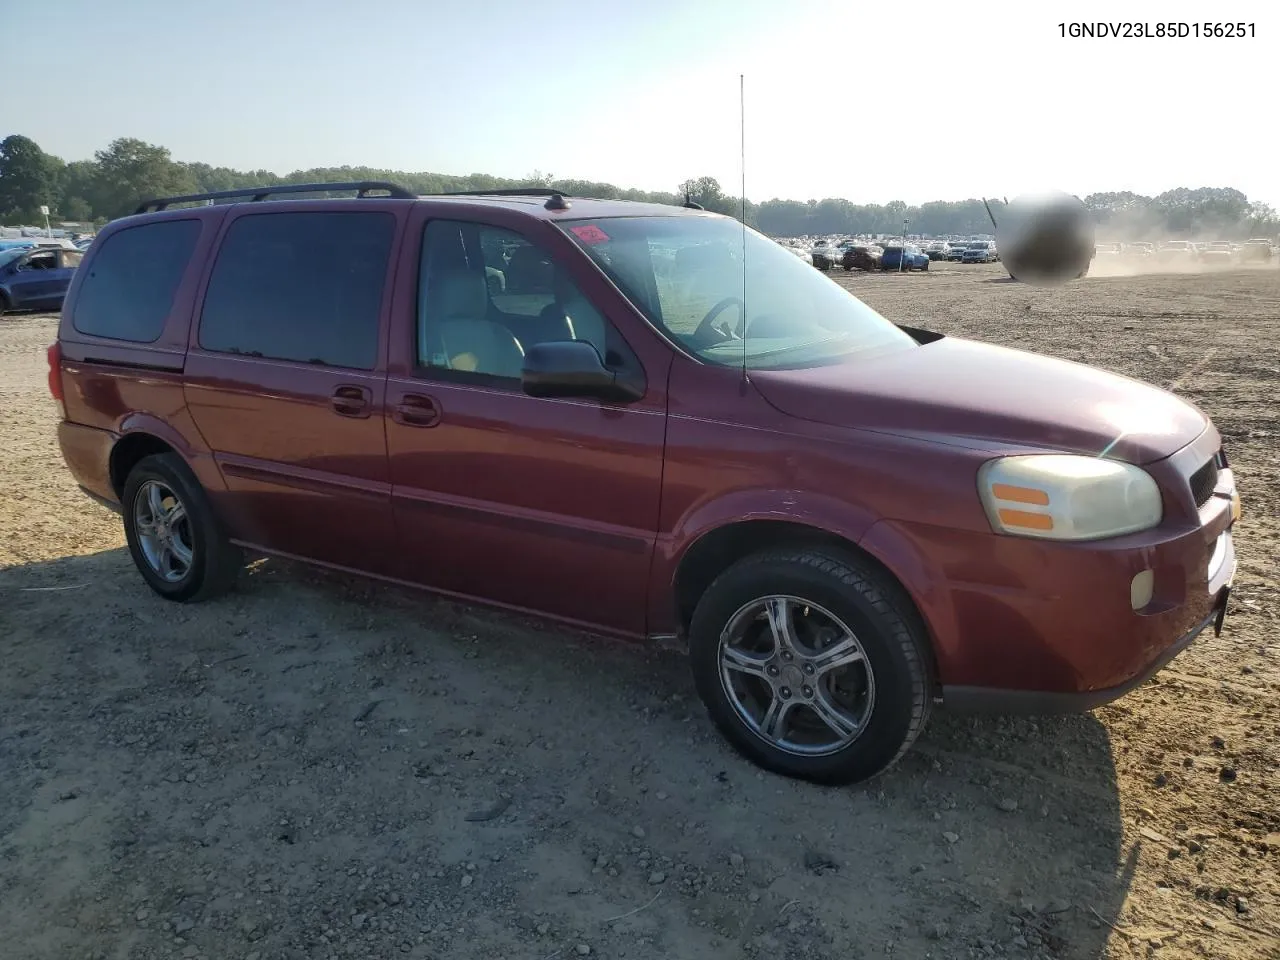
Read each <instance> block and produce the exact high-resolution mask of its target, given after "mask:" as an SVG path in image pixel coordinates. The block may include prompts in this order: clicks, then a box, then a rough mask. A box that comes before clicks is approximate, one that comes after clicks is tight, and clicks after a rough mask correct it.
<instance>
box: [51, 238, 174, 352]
mask: <svg viewBox="0 0 1280 960" xmlns="http://www.w3.org/2000/svg"><path fill="white" fill-rule="evenodd" d="M199 237H200V221H199V220H158V221H155V222H153V223H143V224H139V225H138V226H136V227H129V228H127V229H125V230H120V231H118V232H117V233H113V234H111V236H109V237H107V238H106V240H104V241H103V242H102V246H101V247H100V248H99V249H98V251H97V252H96V253H95V254H94V255H93V259H91V260H90V261H89V263H88V266H87V270H88V275H87V276H86V277H85V278H84V279H83V280H82V281H81V282H80V294H79V296H78V297H77V299H76V305H75V314H74V316H73V317H72V318H71V325H72V326H73V327H75V328H76V329H77V330H79V331H80V332H81V333H88V334H92V335H93V336H95V337H110V338H111V339H112V340H128V341H131V342H133V343H151V342H153V341H155V340H157V339H159V337H160V333H161V332H162V331H163V330H164V322H165V319H166V318H167V317H168V316H169V311H170V310H172V309H173V298H174V295H175V294H176V293H177V292H178V284H179V283H181V282H182V275H183V274H184V273H185V272H186V269H187V264H188V263H190V262H191V253H192V251H193V250H195V246H196V240H197V239H199Z"/></svg>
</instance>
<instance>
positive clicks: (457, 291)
mask: <svg viewBox="0 0 1280 960" xmlns="http://www.w3.org/2000/svg"><path fill="white" fill-rule="evenodd" d="M428 295H429V297H430V299H431V304H432V306H433V307H434V308H435V309H436V310H437V311H439V313H440V315H441V317H442V318H450V317H469V318H472V319H481V318H483V317H484V316H485V315H486V314H487V313H488V312H489V291H488V289H487V287H486V285H485V278H484V275H483V274H479V273H476V272H474V271H471V270H448V271H444V272H442V273H441V274H440V275H439V276H437V277H436V278H434V279H433V280H432V284H431V290H429V291H428Z"/></svg>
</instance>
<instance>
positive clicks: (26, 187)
mask: <svg viewBox="0 0 1280 960" xmlns="http://www.w3.org/2000/svg"><path fill="white" fill-rule="evenodd" d="M62 166H63V164H62V161H61V160H59V159H58V158H57V157H52V156H50V155H49V154H47V153H45V152H44V151H43V150H41V149H40V147H39V146H37V145H36V142H35V141H34V140H32V139H30V138H29V137H24V136H22V135H21V134H17V133H15V134H11V135H10V136H7V137H5V138H4V140H0V221H6V222H14V223H30V224H36V223H40V222H42V221H43V219H44V218H43V217H41V216H40V207H41V205H46V206H48V207H50V208H51V210H52V211H53V212H55V213H56V211H57V207H58V180H59V177H60V174H61V172H62Z"/></svg>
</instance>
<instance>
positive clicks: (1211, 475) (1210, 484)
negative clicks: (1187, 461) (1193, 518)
mask: <svg viewBox="0 0 1280 960" xmlns="http://www.w3.org/2000/svg"><path fill="white" fill-rule="evenodd" d="M1190 483H1191V496H1192V499H1194V500H1195V502H1196V506H1197V507H1203V506H1204V505H1205V504H1206V503H1208V502H1209V498H1210V497H1212V496H1213V488H1214V487H1216V486H1217V485H1218V458H1217V457H1214V458H1213V459H1212V460H1210V461H1209V462H1208V463H1206V464H1205V465H1204V466H1203V467H1201V468H1200V469H1199V470H1197V471H1196V472H1195V473H1193V474H1192V475H1191V480H1190Z"/></svg>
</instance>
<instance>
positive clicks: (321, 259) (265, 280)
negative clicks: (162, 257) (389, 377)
mask: <svg viewBox="0 0 1280 960" xmlns="http://www.w3.org/2000/svg"><path fill="white" fill-rule="evenodd" d="M394 233H395V217H393V216H392V215H391V214H389V213H384V212H377V211H362V212H354V211H353V212H350V213H347V212H340V211H328V212H326V211H318V212H315V213H311V212H304V213H261V214H253V215H251V216H245V217H240V218H239V219H238V220H236V221H235V222H234V223H233V224H232V225H231V227H230V229H228V231H227V235H226V237H225V239H224V240H223V241H222V248H221V250H220V251H219V253H218V259H217V262H216V263H215V264H214V267H213V276H212V277H210V278H209V289H208V292H207V293H206V294H205V300H204V311H203V313H202V314H201V320H200V346H202V347H204V348H205V349H206V350H216V351H220V352H223V353H238V354H244V355H247V356H254V357H268V358H270V359H273V360H295V361H298V362H301V363H317V364H324V365H326V366H335V367H354V368H356V369H359V370H371V369H373V367H374V366H375V365H376V363H377V358H378V317H379V313H380V309H381V306H382V292H383V285H384V282H385V280H386V276H387V261H388V259H389V258H390V255H391V240H392V237H393V235H394Z"/></svg>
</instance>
